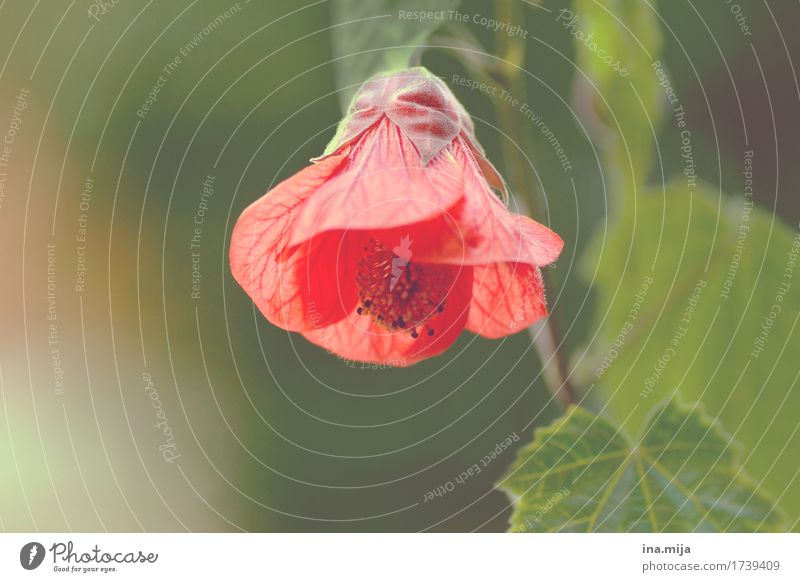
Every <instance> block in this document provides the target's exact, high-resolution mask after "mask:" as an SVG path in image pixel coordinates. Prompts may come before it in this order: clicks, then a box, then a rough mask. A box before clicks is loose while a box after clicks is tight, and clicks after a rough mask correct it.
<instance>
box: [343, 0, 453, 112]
mask: <svg viewBox="0 0 800 582" xmlns="http://www.w3.org/2000/svg"><path fill="white" fill-rule="evenodd" d="M460 1H461V0H377V1H375V0H373V1H372V2H363V1H360V0H338V1H337V2H334V3H332V5H331V8H332V9H333V28H332V29H331V41H332V48H333V56H334V59H335V61H334V67H335V69H336V82H337V86H338V88H339V100H340V102H341V104H342V112H345V111H346V109H347V106H348V105H349V104H350V99H351V98H352V96H353V95H354V94H355V92H356V90H357V89H358V88H359V87H360V86H361V83H363V82H364V81H365V80H366V79H368V78H370V77H371V76H372V75H374V74H376V73H380V72H383V71H388V70H392V69H405V68H407V67H409V66H410V65H411V64H412V63H413V60H414V59H415V57H416V58H421V53H422V51H423V50H424V49H423V48H421V47H424V46H425V45H426V44H427V43H428V37H429V36H430V35H431V33H433V32H434V31H435V30H436V29H437V28H439V27H440V26H441V25H442V18H438V17H437V16H438V14H444V12H445V11H447V12H449V11H450V10H453V9H455V8H456V7H458V5H459V4H460ZM407 14H408V15H407ZM415 53H416V55H415Z"/></svg>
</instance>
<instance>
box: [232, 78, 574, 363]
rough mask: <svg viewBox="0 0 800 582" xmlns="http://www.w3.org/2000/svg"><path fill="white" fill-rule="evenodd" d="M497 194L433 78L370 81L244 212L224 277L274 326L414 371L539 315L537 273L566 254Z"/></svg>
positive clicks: (450, 99) (471, 137)
mask: <svg viewBox="0 0 800 582" xmlns="http://www.w3.org/2000/svg"><path fill="white" fill-rule="evenodd" d="M498 192H499V193H500V194H501V195H505V192H506V189H505V184H504V182H503V180H502V178H501V177H500V175H499V174H498V173H497V171H496V170H495V169H494V167H493V166H492V164H491V163H490V162H489V161H488V160H487V159H486V157H485V156H484V153H483V149H482V148H481V146H480V145H479V144H478V142H477V140H476V139H475V134H474V129H473V125H472V120H471V119H470V117H469V115H468V114H467V113H466V111H465V110H464V108H463V107H462V106H461V104H460V103H459V102H458V100H457V99H456V98H455V96H454V95H453V94H452V93H451V92H450V90H449V89H448V88H447V86H446V85H445V84H444V83H443V82H442V81H441V80H440V79H439V78H438V77H435V76H433V75H432V74H431V73H430V72H428V71H427V70H426V69H424V68H422V67H415V68H413V69H409V70H405V71H401V72H394V73H390V74H384V75H378V76H376V77H373V78H371V79H370V80H368V81H367V82H366V83H364V85H363V86H362V87H361V88H360V89H359V91H358V93H357V94H356V95H355V97H354V98H353V101H352V103H351V105H350V108H349V111H348V113H347V116H346V117H345V118H344V119H343V120H342V122H341V123H340V125H339V128H338V131H337V133H336V136H335V137H334V138H333V140H332V141H331V143H330V144H329V145H328V147H327V149H326V151H325V153H324V154H323V155H322V156H321V157H320V158H317V159H316V160H314V163H313V164H312V165H311V166H309V167H307V168H305V169H303V170H301V171H300V172H298V173H297V174H295V175H294V176H292V177H291V178H289V179H287V180H285V181H283V182H281V183H280V184H278V185H277V186H276V187H275V188H273V189H272V190H270V191H269V192H267V193H266V194H265V195H264V196H263V197H261V198H260V199H258V200H257V201H256V202H254V203H253V204H252V205H250V206H249V207H248V208H247V209H245V211H244V212H243V213H242V215H241V217H240V218H239V220H238V222H237V223H236V226H235V227H234V230H233V234H232V237H231V248H230V261H231V270H232V273H233V276H234V278H235V279H236V281H238V283H239V284H240V285H241V286H242V288H243V289H244V290H245V292H247V294H248V295H249V296H250V297H251V298H252V299H253V301H254V302H255V304H256V305H257V306H258V308H259V310H260V311H261V313H263V315H264V316H265V317H266V318H267V319H268V320H269V321H270V322H272V323H273V324H275V325H277V326H279V327H281V328H283V329H286V330H289V331H294V332H299V333H301V334H303V335H304V336H305V337H306V338H307V339H308V340H310V341H311V342H313V343H315V344H317V345H320V346H322V347H324V348H326V349H327V350H329V351H330V352H333V353H335V354H338V355H340V356H341V357H344V358H347V359H352V360H358V361H365V362H377V363H387V364H391V365H400V366H403V365H411V364H413V363H415V362H418V361H420V360H422V359H424V358H427V357H430V356H434V355H437V354H440V353H441V352H443V351H444V350H446V349H447V348H448V347H449V346H450V345H451V344H452V343H453V342H454V341H455V339H456V338H457V337H458V335H459V334H460V333H461V331H462V330H463V329H465V328H466V329H467V330H469V331H471V332H473V333H476V334H479V335H482V336H485V337H490V338H498V337H503V336H506V335H509V334H512V333H515V332H517V331H520V330H521V329H524V328H525V327H527V326H528V325H530V324H531V323H533V322H534V321H536V320H537V319H539V318H541V317H543V316H545V315H546V314H547V310H546V305H545V298H544V289H543V285H542V277H541V273H540V271H539V267H542V266H544V265H546V264H548V263H551V262H552V261H554V260H555V259H556V258H557V257H558V254H559V253H560V252H561V248H562V246H563V243H562V241H561V239H560V238H559V237H558V235H556V234H555V233H554V232H552V231H551V230H549V229H548V228H547V227H545V226H543V225H541V224H539V223H538V222H536V221H534V220H532V219H530V218H528V217H526V216H522V215H519V214H515V213H512V212H510V211H509V210H508V209H507V208H506V206H505V204H504V203H503V202H502V201H501V200H500V198H499V197H498Z"/></svg>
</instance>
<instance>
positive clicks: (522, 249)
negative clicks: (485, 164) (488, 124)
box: [417, 138, 564, 267]
mask: <svg viewBox="0 0 800 582" xmlns="http://www.w3.org/2000/svg"><path fill="white" fill-rule="evenodd" d="M448 151H449V152H450V153H452V155H453V157H454V158H455V160H456V162H457V163H458V164H459V165H461V166H462V167H464V179H465V188H466V195H465V196H464V198H463V199H462V200H461V201H460V202H459V204H457V205H456V206H455V207H453V208H452V209H450V210H449V211H447V212H445V213H444V214H443V215H441V216H440V217H439V218H438V219H435V220H438V226H435V227H433V228H434V229H435V230H436V231H437V236H438V239H439V245H438V247H436V248H434V249H428V251H427V252H426V253H425V254H421V255H419V256H418V257H417V258H418V260H424V261H428V262H442V263H452V264H470V265H478V264H488V263H503V262H522V263H528V264H530V265H536V266H539V267H542V266H544V265H547V264H549V263H552V262H553V261H554V260H555V259H556V258H557V257H558V255H559V254H560V253H561V249H562V248H563V246H564V242H563V241H562V240H561V237H559V236H558V235H557V234H556V233H554V232H553V231H552V230H550V229H549V228H547V227H546V226H544V225H543V224H540V223H538V222H536V221H535V220H532V219H530V218H528V217H527V216H523V215H521V214H516V213H513V212H510V211H509V210H508V209H507V208H506V207H505V205H504V204H503V203H502V202H501V201H500V199H499V198H498V197H497V195H496V194H495V193H494V192H492V190H491V188H490V187H489V184H488V183H487V181H486V178H485V177H484V175H483V172H482V171H481V169H480V166H479V164H478V161H477V159H476V158H475V155H474V153H473V152H472V150H471V149H470V148H469V146H468V145H467V144H466V142H464V141H463V138H458V139H457V140H456V141H455V142H454V143H453V145H452V146H451V148H449V149H448Z"/></svg>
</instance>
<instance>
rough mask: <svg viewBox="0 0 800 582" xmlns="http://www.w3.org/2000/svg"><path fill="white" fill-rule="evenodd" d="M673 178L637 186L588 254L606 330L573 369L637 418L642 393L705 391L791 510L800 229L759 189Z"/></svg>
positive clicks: (616, 410) (799, 442)
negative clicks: (719, 187) (761, 198)
mask: <svg viewBox="0 0 800 582" xmlns="http://www.w3.org/2000/svg"><path fill="white" fill-rule="evenodd" d="M665 190H666V191H665V192H662V191H661V188H659V189H658V190H657V191H653V192H647V193H644V194H642V195H641V196H640V197H639V198H637V205H636V211H635V214H631V215H629V216H628V217H626V218H625V219H624V220H623V221H621V222H620V223H619V224H617V225H616V227H615V228H614V229H613V231H612V234H611V236H610V237H609V238H607V239H606V240H605V241H603V240H600V239H599V238H598V239H597V240H596V241H595V244H594V245H593V246H594V248H595V249H596V250H595V252H594V253H593V254H592V256H587V257H585V258H586V260H585V261H584V264H583V273H584V277H585V278H586V279H587V280H588V281H589V282H590V283H591V284H592V285H593V287H594V289H595V291H596V292H597V293H598V302H597V309H596V312H595V322H594V329H597V330H598V331H597V334H596V335H595V336H594V338H593V341H592V342H591V343H590V344H589V346H588V348H587V350H586V352H582V353H577V354H575V357H574V359H575V362H576V365H578V366H579V373H578V377H579V381H580V382H581V383H582V384H583V385H584V386H590V385H594V387H593V388H592V395H593V396H594V397H596V398H597V399H598V400H606V399H607V400H608V402H609V408H608V410H609V412H610V413H611V414H613V416H614V417H615V418H616V419H618V420H622V419H628V420H627V422H626V427H627V428H628V430H630V431H632V432H635V431H636V430H637V429H638V428H639V427H641V425H642V423H643V422H644V421H645V418H644V414H645V412H646V409H647V408H648V406H646V405H647V404H648V403H651V402H654V401H658V400H660V399H664V398H668V397H671V396H672V395H673V394H675V393H679V394H681V395H682V396H683V397H684V398H685V399H687V400H692V401H699V402H701V403H702V404H703V405H704V407H705V409H706V410H707V411H708V412H709V414H711V415H713V416H714V417H715V418H719V420H720V421H721V422H722V423H723V424H724V426H726V427H727V428H728V430H730V431H731V432H732V433H733V437H734V438H735V439H736V440H737V441H739V442H741V443H742V444H743V445H744V447H745V454H744V457H743V463H744V466H745V468H746V470H747V471H748V472H749V473H750V474H752V475H753V476H754V477H756V478H757V480H758V482H759V483H760V484H761V485H760V488H761V489H762V490H765V491H767V492H769V493H770V494H771V495H773V496H775V497H776V498H777V499H778V502H779V504H780V505H781V507H783V509H785V510H786V511H787V513H789V515H790V517H791V518H792V519H793V520H797V518H798V517H800V479H798V474H799V473H800V457H798V455H797V451H799V450H800V431H799V430H798V420H797V411H798V410H800V387H798V385H797V380H798V366H797V360H796V358H797V354H798V353H800V330H798V326H797V324H798V318H800V281H798V280H796V279H797V275H798V274H800V270H799V269H798V262H797V261H798V259H800V256H798V253H800V234H798V232H797V231H796V230H795V231H792V230H791V229H789V228H787V227H786V226H785V225H783V224H781V223H780V221H779V220H777V219H776V218H775V217H774V216H773V215H772V214H771V213H769V212H767V211H766V210H763V209H761V208H759V207H757V206H754V205H753V202H752V197H749V198H748V197H727V196H724V195H721V194H720V193H719V192H714V191H713V190H711V188H710V187H709V186H705V185H703V184H702V183H697V185H696V187H694V188H689V187H687V183H686V182H684V183H681V184H679V183H675V184H671V185H667V186H666V188H665ZM795 527H796V526H795Z"/></svg>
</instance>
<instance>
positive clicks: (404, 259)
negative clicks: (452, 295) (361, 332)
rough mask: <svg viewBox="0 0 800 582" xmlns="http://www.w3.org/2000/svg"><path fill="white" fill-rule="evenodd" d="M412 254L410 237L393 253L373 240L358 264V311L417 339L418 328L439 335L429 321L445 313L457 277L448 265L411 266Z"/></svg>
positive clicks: (413, 264)
mask: <svg viewBox="0 0 800 582" xmlns="http://www.w3.org/2000/svg"><path fill="white" fill-rule="evenodd" d="M411 254H412V252H411V242H410V240H409V239H407V238H403V239H401V241H400V244H399V245H398V246H396V247H394V248H393V249H392V250H389V249H387V248H386V247H385V246H384V245H383V243H382V242H381V241H379V240H375V239H374V238H371V239H370V240H369V241H368V242H367V244H366V245H365V246H364V256H363V257H362V258H361V259H360V260H359V261H358V265H357V272H356V284H357V287H358V296H359V299H360V302H361V305H360V306H359V308H358V310H357V311H358V313H359V315H369V316H370V317H371V318H372V321H374V322H375V323H377V324H378V325H380V326H382V327H384V328H386V329H388V330H390V331H395V330H401V329H402V330H408V331H409V332H410V333H411V337H412V338H415V339H416V338H418V337H419V331H417V328H423V330H424V332H425V333H427V334H428V335H434V334H435V333H436V330H435V329H434V328H433V327H432V326H431V325H430V323H431V321H430V320H431V318H433V317H434V316H436V315H437V314H439V313H442V312H443V311H444V308H445V298H446V297H447V292H448V290H449V289H450V287H451V286H452V285H453V281H454V275H453V271H452V269H449V268H448V267H447V266H437V265H420V264H415V263H412V262H411Z"/></svg>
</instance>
